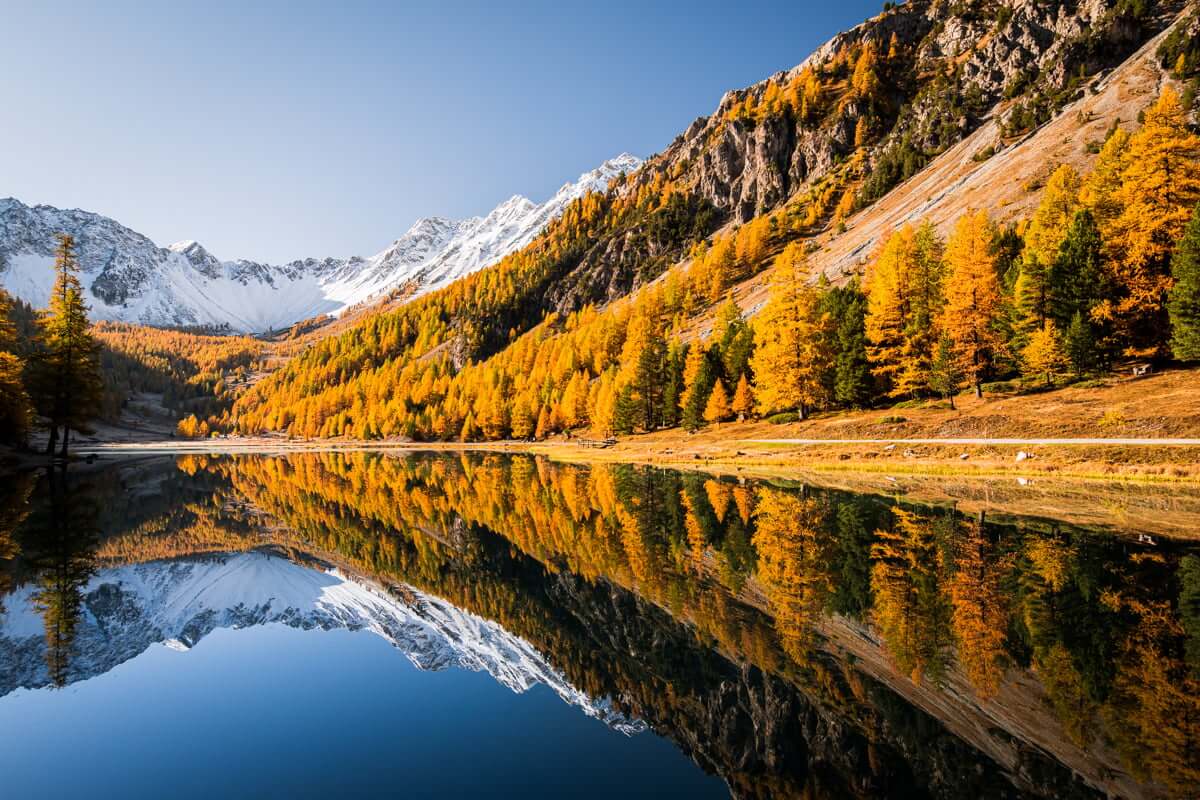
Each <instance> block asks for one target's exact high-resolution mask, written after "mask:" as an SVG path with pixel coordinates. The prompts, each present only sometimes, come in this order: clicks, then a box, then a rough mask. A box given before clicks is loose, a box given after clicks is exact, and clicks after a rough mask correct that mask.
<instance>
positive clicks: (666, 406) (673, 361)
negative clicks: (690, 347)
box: [662, 339, 685, 428]
mask: <svg viewBox="0 0 1200 800" xmlns="http://www.w3.org/2000/svg"><path fill="white" fill-rule="evenodd" d="M684 352H685V348H684V346H683V344H682V343H680V341H679V340H678V339H673V340H672V341H671V344H670V346H669V347H667V364H666V378H665V380H664V382H663V398H662V403H663V425H665V426H666V427H668V428H673V427H675V426H676V425H678V424H679V402H680V398H682V397H683V390H684V385H683V361H684Z"/></svg>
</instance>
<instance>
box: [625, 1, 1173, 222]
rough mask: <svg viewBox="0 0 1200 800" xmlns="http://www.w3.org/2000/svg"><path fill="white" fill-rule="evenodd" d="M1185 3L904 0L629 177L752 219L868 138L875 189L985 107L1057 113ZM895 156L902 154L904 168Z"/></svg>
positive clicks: (696, 126)
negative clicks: (678, 189)
mask: <svg viewBox="0 0 1200 800" xmlns="http://www.w3.org/2000/svg"><path fill="white" fill-rule="evenodd" d="M1185 5H1186V3H1185V2H1183V0H1166V2H1152V3H1151V2H1147V3H1129V2H1121V1H1119V0H1050V2H1032V1H1031V0H968V1H967V2H948V0H909V2H905V3H901V4H897V5H896V6H895V7H894V8H890V9H888V10H886V11H884V12H883V13H882V14H879V15H877V16H876V17H874V18H872V19H870V20H867V21H866V22H863V23H862V24H860V25H858V26H856V27H854V28H852V29H850V30H848V31H845V32H843V33H840V34H838V35H837V36H835V37H834V38H833V39H831V40H829V41H828V42H827V43H825V44H824V45H823V46H821V47H820V48H818V49H817V50H816V51H815V52H814V53H812V54H811V55H810V56H809V57H808V58H806V59H805V60H804V61H803V62H801V63H800V64H798V65H797V66H796V67H794V68H792V69H790V70H787V71H785V72H781V73H777V74H776V75H773V76H771V77H770V78H768V79H766V80H764V81H761V82H760V83H757V84H755V85H753V86H750V87H747V88H745V89H741V90H735V91H730V92H728V93H726V94H725V96H724V97H722V99H721V102H720V104H719V105H718V107H717V109H716V111H715V112H714V113H713V114H712V115H711V116H709V117H704V118H700V119H697V120H696V121H695V122H693V123H692V124H691V125H690V126H689V127H688V129H687V130H686V131H685V132H684V133H683V134H681V135H680V136H678V137H677V138H676V139H675V141H674V142H672V143H671V145H670V146H669V147H668V148H667V149H666V150H665V151H663V152H662V153H660V154H659V155H657V156H655V157H653V158H651V159H649V160H648V162H647V164H646V166H645V168H644V169H643V170H642V171H641V172H640V173H638V175H637V176H635V177H636V180H634V181H633V182H631V185H634V186H636V185H640V184H642V183H645V182H647V181H649V180H651V179H652V178H653V177H654V176H656V175H658V174H660V173H661V174H665V175H671V176H678V177H677V180H678V181H679V182H680V183H682V184H683V185H685V186H688V187H690V188H691V189H692V190H693V191H694V192H696V193H697V194H699V195H700V196H701V197H702V198H704V199H706V200H708V201H709V202H711V203H712V204H713V205H714V206H716V207H717V208H718V209H721V210H722V211H725V212H727V213H728V214H729V215H730V216H731V217H732V218H733V219H734V221H737V222H745V221H748V220H749V219H751V218H752V217H754V216H757V215H759V214H762V213H763V212H765V211H770V210H772V209H774V208H777V207H779V206H780V205H781V204H782V203H783V202H784V201H786V200H787V199H788V198H789V197H791V196H792V195H794V194H795V193H796V192H798V191H800V190H801V189H802V188H803V187H804V186H805V185H811V184H815V183H817V182H819V181H820V180H821V179H822V178H824V177H826V176H828V175H831V174H832V173H834V172H836V171H837V170H838V169H839V168H840V167H841V166H842V165H843V163H844V162H845V161H846V160H847V159H849V158H850V157H851V156H852V155H853V154H854V152H855V150H856V149H858V148H859V147H863V148H864V149H865V156H866V158H865V167H866V170H865V171H866V172H868V173H874V172H880V173H883V174H880V175H879V176H878V178H877V180H879V181H880V182H879V183H878V184H877V185H875V186H874V188H873V191H872V192H871V194H873V195H874V196H879V195H882V194H883V193H884V192H886V190H887V189H889V188H891V186H894V185H896V184H897V183H899V182H900V181H901V180H903V179H905V178H907V177H909V176H910V175H911V174H913V172H914V171H915V169H916V168H919V166H920V165H922V164H924V163H927V162H928V161H929V160H930V159H931V158H932V157H934V156H935V155H937V154H939V153H942V152H944V151H945V150H947V149H948V148H949V147H951V146H953V145H954V144H955V143H957V142H958V141H960V140H961V139H962V138H963V137H965V136H966V135H967V134H969V133H971V132H972V131H974V130H975V129H977V128H978V127H979V126H980V125H981V124H983V123H984V122H985V121H986V120H991V119H996V120H997V121H998V123H999V125H1000V127H1006V128H1008V129H1010V130H1013V131H1014V132H1019V131H1020V130H1022V129H1027V128H1028V127H1031V126H1032V125H1033V124H1036V123H1038V122H1044V121H1046V120H1048V119H1049V118H1050V117H1051V116H1052V115H1053V113H1054V112H1056V111H1057V110H1059V109H1061V107H1062V105H1064V104H1065V103H1066V102H1068V101H1070V100H1071V99H1074V98H1078V97H1081V96H1082V95H1083V93H1084V84H1085V83H1086V82H1087V80H1088V79H1089V78H1091V77H1093V76H1096V75H1097V74H1098V73H1102V72H1103V71H1105V70H1107V69H1110V68H1112V67H1114V66H1116V65H1118V64H1120V63H1121V62H1122V61H1124V60H1125V59H1126V58H1127V57H1128V56H1129V55H1131V54H1132V53H1133V52H1134V51H1136V50H1137V49H1138V48H1139V47H1140V46H1142V45H1143V44H1144V43H1145V42H1146V41H1147V40H1149V39H1150V38H1152V37H1153V36H1155V35H1156V34H1157V33H1159V32H1161V31H1162V30H1163V29H1165V28H1166V27H1167V26H1168V25H1169V24H1170V23H1171V22H1172V21H1173V20H1174V19H1175V16H1176V15H1177V14H1178V12H1179V11H1180V10H1181V9H1182V8H1183V7H1184V6H1185ZM867 49H870V50H871V54H870V56H869V57H868V58H866V59H865V60H864V57H863V54H864V51H865V50H867ZM860 62H862V63H860ZM801 84H807V88H806V87H804V86H801ZM789 86H790V87H791V88H792V89H793V90H799V91H800V94H801V95H803V96H802V97H801V98H800V102H799V103H798V104H789V102H788V100H789V98H788V96H787V91H788V89H789ZM747 101H749V106H750V107H752V108H753V111H752V112H750V111H747V110H746V108H747ZM860 121H861V122H862V123H863V131H862V134H863V135H862V138H861V140H860V141H858V142H856V141H855V140H856V135H857V134H858V130H857V129H858V127H859V124H860ZM898 159H899V160H901V161H906V162H907V167H906V166H905V165H904V164H900V165H899V168H897V165H896V164H895V163H894V162H896V161H897V160H898ZM888 173H890V174H888ZM873 177H874V176H873ZM883 179H886V180H883ZM874 196H867V197H864V198H862V200H863V201H864V202H865V201H869V200H873V199H875V197H874Z"/></svg>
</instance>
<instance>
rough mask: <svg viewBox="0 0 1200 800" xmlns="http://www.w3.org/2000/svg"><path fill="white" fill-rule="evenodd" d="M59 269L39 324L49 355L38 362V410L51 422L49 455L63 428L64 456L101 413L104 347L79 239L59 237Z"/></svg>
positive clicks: (36, 394)
mask: <svg viewBox="0 0 1200 800" xmlns="http://www.w3.org/2000/svg"><path fill="white" fill-rule="evenodd" d="M54 270H55V273H56V278H55V282H54V288H53V290H52V291H51V292H50V307H49V308H48V309H47V311H46V312H45V313H44V314H43V315H42V317H41V320H40V322H41V330H42V339H43V341H44V344H45V351H44V352H42V353H40V354H39V356H38V359H37V363H36V369H35V378H34V395H35V397H36V404H37V408H38V411H39V412H40V413H41V414H42V416H44V417H46V418H47V420H48V425H49V430H50V437H49V441H48V442H47V446H46V451H47V452H50V453H52V452H54V447H55V444H56V443H57V442H58V438H59V432H60V430H61V435H62V450H61V454H62V456H63V457H64V458H65V457H66V456H67V448H68V443H69V442H70V437H71V431H72V430H76V431H86V430H87V423H88V421H89V420H91V419H92V418H93V417H95V416H96V414H97V412H98V411H99V408H100V395H101V389H102V383H101V378H100V363H99V345H97V343H96V341H95V339H94V338H93V337H92V334H91V332H90V330H89V329H88V318H87V311H88V309H87V305H86V304H85V303H84V300H83V287H82V286H81V285H80V283H79V261H78V260H77V258H76V256H75V239H74V238H73V237H71V236H70V235H68V234H61V235H60V236H59V242H58V249H57V250H56V251H55V262H54Z"/></svg>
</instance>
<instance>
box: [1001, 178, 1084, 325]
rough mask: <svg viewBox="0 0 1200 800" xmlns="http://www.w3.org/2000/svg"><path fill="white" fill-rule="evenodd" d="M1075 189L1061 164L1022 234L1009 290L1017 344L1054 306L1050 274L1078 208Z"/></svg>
mask: <svg viewBox="0 0 1200 800" xmlns="http://www.w3.org/2000/svg"><path fill="white" fill-rule="evenodd" d="M1079 188H1080V181H1079V175H1078V174H1077V173H1076V172H1075V170H1074V169H1072V168H1071V167H1069V166H1067V165H1066V164H1064V165H1062V166H1060V167H1059V168H1058V169H1057V170H1055V171H1054V173H1053V174H1052V175H1051V176H1050V180H1049V181H1048V182H1047V184H1046V189H1045V191H1044V192H1043V193H1042V200H1041V202H1040V203H1039V204H1038V207H1037V210H1036V211H1035V212H1034V214H1033V219H1032V220H1030V223H1029V229H1028V230H1027V231H1026V233H1025V249H1024V251H1023V253H1022V258H1021V262H1020V269H1019V273H1018V275H1017V280H1016V285H1015V286H1014V288H1013V293H1014V298H1013V303H1014V306H1015V307H1016V312H1017V326H1016V328H1017V334H1018V342H1019V343H1021V344H1023V343H1024V341H1025V340H1026V339H1027V338H1028V337H1029V336H1030V335H1031V334H1032V333H1033V332H1035V331H1037V330H1038V329H1040V328H1041V327H1042V325H1043V324H1044V323H1045V322H1046V319H1047V318H1048V317H1049V316H1050V314H1051V307H1052V305H1053V304H1054V302H1055V299H1054V297H1053V281H1052V280H1051V270H1052V268H1053V266H1054V264H1055V260H1056V259H1057V257H1058V253H1059V246H1060V245H1061V244H1062V242H1063V239H1065V238H1066V236H1067V231H1068V228H1069V227H1070V226H1071V223H1072V220H1073V218H1074V216H1075V210H1076V208H1078V205H1079V201H1078V197H1079Z"/></svg>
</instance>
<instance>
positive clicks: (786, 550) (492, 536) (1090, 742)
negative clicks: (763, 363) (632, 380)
mask: <svg viewBox="0 0 1200 800" xmlns="http://www.w3.org/2000/svg"><path fill="white" fill-rule="evenodd" d="M935 483H936V482H935ZM831 484H836V485H831ZM1197 508H1200V504H1198V503H1197V501H1196V498H1195V497H1194V496H1192V495H1189V494H1187V493H1186V492H1183V491H1179V490H1175V489H1160V490H1158V491H1157V494H1156V493H1154V492H1151V491H1149V490H1144V489H1132V488H1126V487H1112V486H1100V485H1083V486H1081V487H1076V488H1074V489H1068V488H1064V489H1062V490H1061V491H1056V492H1053V493H1045V492H1043V493H1042V494H1034V493H1032V490H1030V489H1029V488H1028V487H1017V486H1016V485H1009V484H1003V485H1002V484H990V485H982V486H960V487H950V486H948V485H947V484H945V482H942V483H941V484H937V485H935V484H934V483H930V484H918V482H917V481H916V480H915V479H914V481H913V482H912V485H909V486H900V485H897V486H889V485H888V484H886V483H871V484H869V485H867V484H863V485H859V484H854V483H853V482H851V481H849V480H848V479H842V478H839V479H838V480H837V481H836V482H831V481H829V480H810V479H806V480H803V481H802V480H798V479H795V478H792V479H782V478H779V477H773V478H772V477H764V478H750V477H747V476H739V475H710V474H704V473H701V472H678V471H669V470H662V469H655V468H651V467H644V466H631V465H612V464H598V465H592V466H584V465H575V464H563V463H556V462H553V461H549V460H546V459H544V458H538V457H532V456H524V455H504V454H485V453H437V454H433V453H426V454H414V453H371V452H353V453H350V452H325V453H299V454H292V455H288V456H252V455H247V456H221V455H213V456H194V455H189V456H179V457H142V458H127V459H119V460H116V461H113V462H110V463H97V464H92V465H85V464H80V465H74V466H72V467H70V468H69V469H68V470H62V469H57V470H53V471H49V470H48V471H43V472H30V473H23V474H16V475H7V476H3V477H0V774H2V775H3V776H4V778H3V781H4V793H5V796H12V797H34V796H36V797H80V796H85V795H86V796H101V797H134V798H140V797H162V796H164V795H169V796H173V797H211V796H219V797H256V798H258V797H307V796H314V797H315V796H330V795H339V796H340V795H366V796H403V797H454V796H471V797H566V796H569V797H612V796H616V795H619V796H622V797H688V798H702V797H729V796H733V797H738V798H774V797H847V796H851V797H970V798H983V797H986V798H992V797H1093V796H1095V797H1101V796H1105V795H1108V796H1123V797H1152V798H1157V797H1164V798H1169V797H1189V796H1194V795H1195V787H1196V786H1197V785H1200V546H1198V544H1197V543H1196V542H1195V541H1189V540H1187V539H1186V538H1185V537H1184V536H1181V535H1180V534H1186V533H1188V532H1189V531H1194V529H1195V528H1194V523H1195V519H1196V513H1197Z"/></svg>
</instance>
